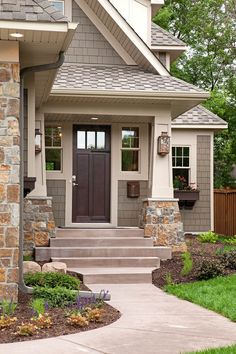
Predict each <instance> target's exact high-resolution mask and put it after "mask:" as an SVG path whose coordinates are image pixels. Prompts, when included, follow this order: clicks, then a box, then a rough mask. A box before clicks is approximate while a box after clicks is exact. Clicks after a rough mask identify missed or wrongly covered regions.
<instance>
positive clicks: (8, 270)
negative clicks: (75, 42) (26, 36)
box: [0, 41, 20, 301]
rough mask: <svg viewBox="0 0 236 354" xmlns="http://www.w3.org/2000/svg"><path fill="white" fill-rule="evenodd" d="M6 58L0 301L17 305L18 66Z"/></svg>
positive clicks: (0, 76)
mask: <svg viewBox="0 0 236 354" xmlns="http://www.w3.org/2000/svg"><path fill="white" fill-rule="evenodd" d="M0 42H1V41H0ZM1 45H3V43H1ZM17 45H18V43H17ZM15 46H16V45H15ZM0 47H1V46H0ZM17 48H18V47H16V48H15V49H16V53H18V52H17ZM3 54H4V55H6V51H4V49H3V52H0V301H1V300H2V299H12V300H13V301H17V295H18V252H19V200H20V186H19V164H20V149H19V121H18V120H19V86H20V85H19V64H18V63H7V64H6V63H4V62H1V56H2V55H3ZM17 56H18V55H16V57H17Z"/></svg>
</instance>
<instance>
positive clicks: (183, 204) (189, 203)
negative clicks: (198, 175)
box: [174, 190, 199, 210]
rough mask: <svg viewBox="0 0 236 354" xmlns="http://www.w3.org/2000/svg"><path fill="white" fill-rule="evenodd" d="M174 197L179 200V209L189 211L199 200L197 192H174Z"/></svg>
mask: <svg viewBox="0 0 236 354" xmlns="http://www.w3.org/2000/svg"><path fill="white" fill-rule="evenodd" d="M174 197H175V198H177V199H179V208H180V209H187V210H191V209H193V207H194V204H195V203H196V201H197V200H199V191H184V190H175V191H174Z"/></svg>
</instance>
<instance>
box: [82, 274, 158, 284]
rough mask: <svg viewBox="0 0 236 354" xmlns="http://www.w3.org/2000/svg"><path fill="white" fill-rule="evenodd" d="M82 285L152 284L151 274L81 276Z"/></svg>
mask: <svg viewBox="0 0 236 354" xmlns="http://www.w3.org/2000/svg"><path fill="white" fill-rule="evenodd" d="M83 282H84V284H137V283H148V284H150V283H151V282H152V275H151V274H114V275H111V274H101V275H83Z"/></svg>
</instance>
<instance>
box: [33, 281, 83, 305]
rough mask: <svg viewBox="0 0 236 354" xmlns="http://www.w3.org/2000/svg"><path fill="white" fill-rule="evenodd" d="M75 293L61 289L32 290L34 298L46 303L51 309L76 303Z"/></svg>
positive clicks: (41, 288)
mask: <svg viewBox="0 0 236 354" xmlns="http://www.w3.org/2000/svg"><path fill="white" fill-rule="evenodd" d="M77 294H78V293H77V292H76V291H74V290H70V289H66V288H63V287H59V286H58V287H55V288H46V287H40V286H36V287H35V288H34V293H33V295H34V297H35V298H41V299H44V300H45V301H47V303H48V305H49V306H51V307H65V306H67V305H69V304H71V303H74V302H75V301H76V297H77Z"/></svg>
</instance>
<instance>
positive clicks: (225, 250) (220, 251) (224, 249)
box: [215, 246, 236, 256]
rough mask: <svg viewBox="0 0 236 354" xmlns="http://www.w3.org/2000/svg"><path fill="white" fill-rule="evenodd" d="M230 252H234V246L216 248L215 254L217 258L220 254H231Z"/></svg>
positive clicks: (235, 248)
mask: <svg viewBox="0 0 236 354" xmlns="http://www.w3.org/2000/svg"><path fill="white" fill-rule="evenodd" d="M231 251H236V247H235V246H223V247H222V248H218V249H217V250H216V252H215V254H216V255H217V256H221V255H222V254H225V253H228V252H231Z"/></svg>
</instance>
